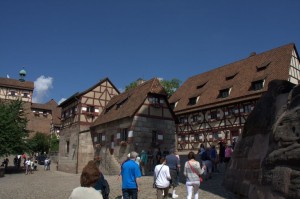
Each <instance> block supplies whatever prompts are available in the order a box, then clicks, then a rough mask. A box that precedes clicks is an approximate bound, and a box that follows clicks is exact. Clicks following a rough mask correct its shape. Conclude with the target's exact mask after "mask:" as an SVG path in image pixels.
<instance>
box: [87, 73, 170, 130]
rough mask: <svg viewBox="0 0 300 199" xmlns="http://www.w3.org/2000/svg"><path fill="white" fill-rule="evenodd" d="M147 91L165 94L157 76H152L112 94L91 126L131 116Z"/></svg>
mask: <svg viewBox="0 0 300 199" xmlns="http://www.w3.org/2000/svg"><path fill="white" fill-rule="evenodd" d="M149 93H152V94H160V95H165V96H166V95H167V93H166V91H165V89H164V88H163V86H162V85H161V84H160V82H159V80H158V79H157V78H153V79H151V80H149V81H146V82H144V83H143V84H141V85H139V86H137V87H136V88H133V89H130V90H129V91H127V92H124V93H121V94H120V95H117V96H114V97H113V98H112V99H111V100H110V101H109V102H108V104H107V105H106V106H105V110H104V111H103V112H102V113H101V114H100V116H99V117H98V118H97V119H96V120H95V122H94V123H93V124H92V126H97V125H99V124H103V123H107V122H110V121H114V120H118V119H122V118H126V117H133V116H134V114H135V113H136V111H138V109H139V108H140V107H141V105H142V104H143V103H144V101H145V99H146V98H147V96H148V94H149ZM121 103H123V104H122V106H120V107H119V108H116V107H117V105H118V104H121ZM106 110H109V111H106Z"/></svg>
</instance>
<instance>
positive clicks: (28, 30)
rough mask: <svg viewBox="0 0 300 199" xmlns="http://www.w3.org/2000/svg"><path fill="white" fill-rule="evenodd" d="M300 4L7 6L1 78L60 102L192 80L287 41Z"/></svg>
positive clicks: (57, 2) (73, 2)
mask: <svg viewBox="0 0 300 199" xmlns="http://www.w3.org/2000/svg"><path fill="white" fill-rule="evenodd" d="M299 8H300V1H299V0H286V1H282V0H252V1H241V0H226V1H224V0H218V1H217V0H210V1H205V0H186V1H184V0H135V1H134V0H118V1H117V0H109V1H108V0H107V1H102V0H85V1H84V0H81V1H79V0H43V1H41V0H35V1H33V0H0V28H1V29H0V30H1V31H0V76H1V77H6V76H7V75H9V77H10V78H16V79H18V72H19V71H20V70H21V69H22V67H25V70H26V71H27V77H26V79H27V80H28V81H35V85H36V89H35V90H36V91H38V92H35V101H36V102H39V103H44V102H47V101H49V100H50V99H54V100H56V101H57V102H59V101H60V100H61V99H63V98H68V97H70V96H71V95H72V94H74V93H75V92H77V91H79V92H81V91H84V90H86V89H88V88H89V87H91V86H93V85H94V84H95V83H97V82H98V81H99V80H100V79H103V78H105V77H108V78H110V80H111V81H112V82H113V83H114V85H115V86H116V87H117V88H118V89H120V90H123V89H124V88H125V86H126V85H128V84H129V83H131V82H133V81H135V80H136V79H138V78H143V79H146V80H147V79H150V78H153V77H160V78H164V79H166V80H170V79H172V78H177V79H180V80H181V81H182V82H184V81H185V80H186V79H187V78H189V77H191V76H194V75H197V74H200V73H202V72H205V71H208V70H211V69H213V68H216V67H220V66H223V65H225V64H228V63H231V62H234V61H238V60H241V59H244V58H246V57H248V55H249V54H250V53H251V52H254V51H255V52H257V53H261V52H264V51H267V50H269V49H272V48H276V47H279V46H282V45H285V44H288V43H295V44H296V46H297V47H298V48H299V49H300V25H299V19H300V12H299Z"/></svg>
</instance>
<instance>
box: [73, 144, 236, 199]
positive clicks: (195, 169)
mask: <svg viewBox="0 0 300 199" xmlns="http://www.w3.org/2000/svg"><path fill="white" fill-rule="evenodd" d="M218 145H219V146H218V148H219V152H217V149H216V146H214V145H212V146H210V147H205V146H204V145H203V144H202V145H201V146H200V148H199V151H198V153H197V154H196V153H194V152H193V151H190V152H189V153H188V155H187V159H188V160H187V161H186V162H185V163H184V168H183V175H184V177H185V179H186V180H185V181H186V183H185V186H186V192H187V194H186V196H185V197H186V198H187V199H192V198H194V199H198V198H199V187H200V184H201V182H202V181H204V180H209V179H210V178H212V173H213V172H219V166H220V164H224V167H225V168H226V167H227V164H228V162H229V161H230V158H231V154H232V152H233V146H232V145H228V144H226V143H224V142H219V144H218ZM180 165H181V164H180V157H179V155H178V154H177V151H176V150H174V149H171V150H167V149H164V151H163V152H161V150H160V149H159V148H157V149H154V150H153V151H149V152H146V151H145V150H142V151H141V153H140V154H138V153H137V152H135V151H132V152H130V153H129V154H128V155H127V159H126V160H125V161H123V163H122V164H121V169H120V170H121V171H120V174H119V176H118V179H119V177H121V182H122V199H137V198H138V193H139V191H140V186H141V184H140V178H141V177H142V176H144V175H148V174H150V175H153V179H154V180H153V188H155V189H156V198H157V199H162V198H168V197H169V195H171V197H172V198H184V196H179V195H177V194H176V187H177V186H178V185H179V174H180ZM88 168H89V169H88ZM152 172H153V173H152ZM80 184H81V186H80V187H77V188H75V189H74V190H73V192H72V193H71V196H70V199H74V198H95V199H96V198H98V199H102V198H104V199H106V198H108V197H109V184H108V183H107V181H106V180H105V178H104V176H103V174H102V173H101V172H100V169H99V167H98V166H97V163H96V162H95V161H90V162H89V163H88V164H87V165H86V167H85V168H84V169H83V171H82V174H81V178H80ZM170 189H171V192H170V193H169V191H170ZM81 196H82V197H81Z"/></svg>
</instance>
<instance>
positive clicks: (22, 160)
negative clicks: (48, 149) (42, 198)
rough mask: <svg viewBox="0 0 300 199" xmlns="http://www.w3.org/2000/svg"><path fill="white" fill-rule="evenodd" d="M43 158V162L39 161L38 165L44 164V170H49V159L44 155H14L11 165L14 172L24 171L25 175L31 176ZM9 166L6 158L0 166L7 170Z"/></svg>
mask: <svg viewBox="0 0 300 199" xmlns="http://www.w3.org/2000/svg"><path fill="white" fill-rule="evenodd" d="M41 158H43V161H40V164H44V169H45V170H50V164H51V159H50V157H47V156H46V155H45V154H43V155H40V154H31V155H29V156H28V155H27V154H26V153H23V154H22V155H16V156H15V157H14V159H13V165H14V168H15V169H16V170H20V169H24V170H25V174H26V175H28V174H33V172H34V171H37V166H38V164H39V159H41ZM8 164H9V158H8V157H6V158H5V159H4V160H3V162H2V164H1V166H4V167H5V169H7V167H8Z"/></svg>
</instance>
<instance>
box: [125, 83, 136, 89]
mask: <svg viewBox="0 0 300 199" xmlns="http://www.w3.org/2000/svg"><path fill="white" fill-rule="evenodd" d="M137 86H138V84H137V81H134V82H131V83H130V84H129V85H127V86H126V87H125V91H128V90H130V89H132V88H135V87H137Z"/></svg>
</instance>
